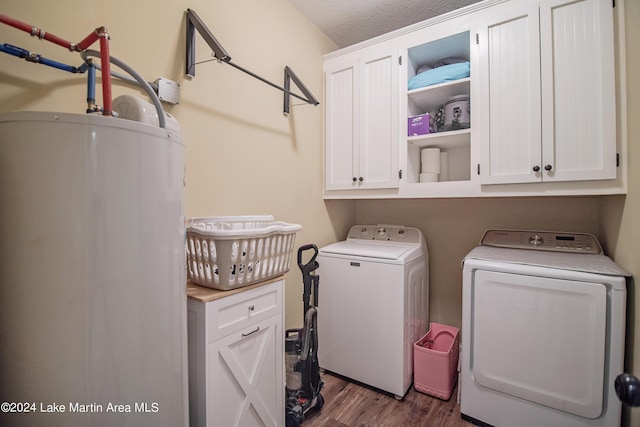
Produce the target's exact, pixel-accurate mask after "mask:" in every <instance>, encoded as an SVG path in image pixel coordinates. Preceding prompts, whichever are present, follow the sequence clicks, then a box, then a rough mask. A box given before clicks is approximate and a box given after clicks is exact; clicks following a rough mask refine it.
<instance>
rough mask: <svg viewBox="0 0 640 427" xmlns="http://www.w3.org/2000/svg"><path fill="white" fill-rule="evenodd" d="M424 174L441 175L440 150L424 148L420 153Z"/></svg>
mask: <svg viewBox="0 0 640 427" xmlns="http://www.w3.org/2000/svg"><path fill="white" fill-rule="evenodd" d="M420 161H421V164H422V166H421V168H422V173H436V174H437V173H440V149H439V148H424V149H423V150H422V151H421V152H420Z"/></svg>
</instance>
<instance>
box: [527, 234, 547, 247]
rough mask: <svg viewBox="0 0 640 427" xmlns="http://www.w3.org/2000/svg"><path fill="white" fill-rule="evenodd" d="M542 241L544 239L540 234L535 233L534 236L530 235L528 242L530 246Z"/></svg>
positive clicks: (540, 244)
mask: <svg viewBox="0 0 640 427" xmlns="http://www.w3.org/2000/svg"><path fill="white" fill-rule="evenodd" d="M543 243H544V239H543V238H542V237H540V236H538V235H537V234H536V235H535V236H531V237H529V244H530V245H531V246H536V247H537V246H542V244H543Z"/></svg>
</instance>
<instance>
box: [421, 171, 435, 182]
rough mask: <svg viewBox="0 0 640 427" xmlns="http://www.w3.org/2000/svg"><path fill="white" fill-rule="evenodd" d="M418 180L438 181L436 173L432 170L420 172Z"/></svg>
mask: <svg viewBox="0 0 640 427" xmlns="http://www.w3.org/2000/svg"><path fill="white" fill-rule="evenodd" d="M419 178H420V182H436V181H438V174H437V173H432V172H425V173H421V174H420V177H419Z"/></svg>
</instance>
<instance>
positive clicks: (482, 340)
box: [460, 230, 629, 427]
mask: <svg viewBox="0 0 640 427" xmlns="http://www.w3.org/2000/svg"><path fill="white" fill-rule="evenodd" d="M628 275H629V274H628V273H627V272H626V271H624V270H623V269H622V268H620V267H619V266H618V265H616V264H615V263H614V262H613V261H612V260H611V259H610V258H608V257H607V256H605V255H603V253H602V248H601V246H600V243H599V242H598V240H597V239H596V238H595V237H594V236H593V235H590V234H583V233H555V232H532V231H514V230H490V231H488V232H486V233H485V235H484V236H483V238H482V241H481V242H480V246H478V247H476V248H474V249H473V250H472V251H471V252H469V254H468V255H467V256H466V258H465V260H464V263H463V302H462V310H463V311H462V328H463V332H462V363H461V394H460V399H461V400H460V405H461V406H460V409H461V413H462V417H463V418H465V419H467V420H468V421H471V422H474V423H476V424H479V425H490V426H496V427H503V426H504V427H510V426H518V427H617V426H619V425H620V422H621V420H620V416H621V404H620V401H619V400H618V398H617V397H616V394H615V389H614V381H615V377H616V376H617V375H618V374H620V373H622V372H623V371H624V370H623V362H624V360H623V359H624V338H625V315H626V314H625V313H626V280H625V276H628Z"/></svg>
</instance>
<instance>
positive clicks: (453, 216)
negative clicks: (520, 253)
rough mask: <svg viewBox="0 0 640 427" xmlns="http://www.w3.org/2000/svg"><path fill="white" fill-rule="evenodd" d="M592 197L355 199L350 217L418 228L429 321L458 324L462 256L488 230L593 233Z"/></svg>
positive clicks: (596, 211) (595, 231) (595, 224)
mask: <svg viewBox="0 0 640 427" xmlns="http://www.w3.org/2000/svg"><path fill="white" fill-rule="evenodd" d="M599 210H600V203H599V199H598V198H595V197H594V198H577V197H576V198H504V199H424V200H404V201H382V200H378V201H358V202H357V203H356V221H357V222H358V223H362V224H375V223H384V224H402V225H406V226H412V227H417V228H419V229H420V230H422V233H423V234H424V236H425V238H426V240H427V244H428V246H429V267H430V268H429V270H430V271H429V281H430V296H431V298H430V304H429V306H430V313H429V317H430V320H431V321H433V322H438V323H444V324H448V325H452V326H457V327H460V325H461V323H462V312H461V310H462V267H461V265H462V260H463V259H464V256H465V255H466V254H467V252H469V251H470V250H471V249H472V248H473V247H474V246H475V245H477V244H478V242H479V241H480V238H481V237H482V234H483V233H484V232H485V231H486V230H487V229H491V228H512V229H538V230H555V231H562V230H564V231H583V232H587V233H593V234H595V235H599V234H600V233H599Z"/></svg>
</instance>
